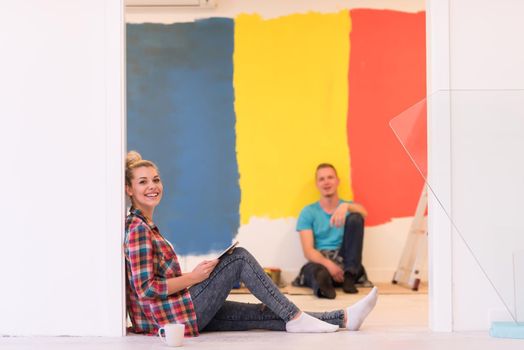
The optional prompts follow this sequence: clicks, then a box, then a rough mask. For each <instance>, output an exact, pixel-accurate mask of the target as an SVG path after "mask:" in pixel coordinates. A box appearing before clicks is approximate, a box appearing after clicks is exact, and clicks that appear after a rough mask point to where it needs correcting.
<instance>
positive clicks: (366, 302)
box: [346, 287, 378, 331]
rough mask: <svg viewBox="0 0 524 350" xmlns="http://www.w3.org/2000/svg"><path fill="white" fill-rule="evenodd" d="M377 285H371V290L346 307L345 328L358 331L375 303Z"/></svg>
mask: <svg viewBox="0 0 524 350" xmlns="http://www.w3.org/2000/svg"><path fill="white" fill-rule="evenodd" d="M377 298H378V295H377V287H373V289H372V290H371V292H369V294H368V295H366V296H365V297H364V298H363V299H361V300H359V301H358V302H357V303H355V304H353V305H352V306H350V307H348V308H347V309H346V314H347V322H346V328H347V329H349V330H350V331H358V329H359V328H360V326H361V325H362V322H364V320H365V319H366V317H367V316H368V315H369V313H370V312H371V310H373V308H374V307H375V305H376V304H377Z"/></svg>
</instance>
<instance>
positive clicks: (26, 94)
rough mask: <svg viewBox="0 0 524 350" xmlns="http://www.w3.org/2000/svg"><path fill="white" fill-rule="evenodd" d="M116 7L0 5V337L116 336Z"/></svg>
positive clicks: (120, 126)
mask: <svg viewBox="0 0 524 350" xmlns="http://www.w3.org/2000/svg"><path fill="white" fill-rule="evenodd" d="M122 6H123V4H122V3H121V2H120V1H102V0H89V1H85V0H84V1H74V2H64V1H46V2H42V1H38V0H28V1H22V2H18V1H11V2H4V3H2V11H0V45H1V46H2V55H1V58H0V75H1V76H2V78H1V79H0V95H1V96H2V103H1V104H0V118H1V120H2V127H1V128H0V147H1V149H2V150H3V152H2V157H3V160H2V171H1V172H0V181H1V182H2V183H3V184H4V187H3V190H2V192H3V194H2V201H0V211H1V212H2V214H3V216H4V222H3V225H2V227H3V228H2V233H1V236H2V244H1V248H0V266H1V268H0V269H1V274H2V284H1V288H0V300H2V302H1V303H0V315H1V316H0V335H54V336H59V335H105V336H119V335H121V334H122V331H123V322H122V320H123V301H122V295H123V284H122V260H121V242H122V230H123V222H122V217H123V215H124V210H123V205H122V203H123V199H124V197H123V190H122V186H123V172H122V167H123V166H122V164H123V158H122V153H123V150H122V145H123V144H124V143H123V130H124V120H123V94H122V92H123V85H122V81H123V74H122V73H123V66H122V63H123V49H122V48H123V26H122V23H123V8H122Z"/></svg>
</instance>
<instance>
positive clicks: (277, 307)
mask: <svg viewBox="0 0 524 350" xmlns="http://www.w3.org/2000/svg"><path fill="white" fill-rule="evenodd" d="M239 282H243V283H244V285H245V286H246V287H247V288H248V289H249V290H250V291H251V293H253V295H254V296H255V297H257V298H258V300H260V301H261V302H262V304H249V303H239V302H233V301H228V300H226V298H227V296H228V295H229V292H230V291H231V289H232V287H233V286H234V285H236V284H238V283H239ZM189 292H190V293H191V298H192V300H193V305H194V307H195V312H196V315H197V323H198V329H199V330H200V331H204V332H205V331H245V330H250V329H268V330H274V331H283V330H285V329H286V322H288V321H290V320H291V319H292V318H293V317H295V316H296V315H297V313H298V312H299V311H300V310H299V309H298V307H297V306H296V305H295V304H293V303H292V302H291V301H289V300H288V299H287V298H286V297H285V296H284V295H283V294H282V293H281V292H280V290H279V289H278V287H277V286H275V284H274V283H273V281H272V280H271V279H270V278H269V277H268V276H267V275H266V273H265V272H264V270H263V269H262V267H261V266H260V265H259V263H258V262H257V261H256V260H255V258H254V257H253V256H252V255H251V254H250V253H249V252H248V251H247V250H246V249H244V248H236V249H235V250H234V251H233V253H232V254H230V255H226V256H224V257H222V258H221V259H220V262H219V263H218V265H217V266H216V267H215V269H214V270H213V272H212V273H211V275H210V276H209V278H207V279H206V280H204V281H202V282H200V283H199V284H196V285H194V286H192V287H191V288H189ZM309 314H310V315H311V316H313V317H316V318H318V319H321V320H323V321H326V322H328V323H331V324H335V325H339V326H340V327H344V311H343V310H337V311H332V312H322V313H320V312H315V313H309Z"/></svg>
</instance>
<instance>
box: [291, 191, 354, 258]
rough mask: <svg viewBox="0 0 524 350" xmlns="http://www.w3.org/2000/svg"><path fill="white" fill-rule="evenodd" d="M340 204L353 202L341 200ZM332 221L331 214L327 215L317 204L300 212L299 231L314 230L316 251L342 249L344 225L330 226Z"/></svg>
mask: <svg viewBox="0 0 524 350" xmlns="http://www.w3.org/2000/svg"><path fill="white" fill-rule="evenodd" d="M340 203H351V202H348V201H344V200H342V199H340V200H339V204H340ZM348 214H349V213H348ZM348 214H346V216H347V215H348ZM330 219H331V214H328V213H326V212H325V211H324V209H322V207H321V206H320V203H319V202H315V203H313V204H310V205H308V206H307V207H305V208H304V209H302V211H301V212H300V216H299V217H298V221H297V231H302V230H312V231H313V237H314V238H315V249H317V250H331V249H340V246H341V245H342V238H343V237H344V225H342V226H341V227H335V226H330V225H329V220H330Z"/></svg>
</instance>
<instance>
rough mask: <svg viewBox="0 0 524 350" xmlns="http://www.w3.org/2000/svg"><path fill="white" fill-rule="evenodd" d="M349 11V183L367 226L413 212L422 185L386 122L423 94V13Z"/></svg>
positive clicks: (424, 59)
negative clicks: (364, 215)
mask: <svg viewBox="0 0 524 350" xmlns="http://www.w3.org/2000/svg"><path fill="white" fill-rule="evenodd" d="M350 16H351V21H352V32H351V34H350V45H351V46H350V47H351V52H350V61H349V64H350V66H349V104H348V142H349V149H350V152H351V154H350V157H351V174H352V185H353V191H354V194H355V201H357V202H359V203H362V204H363V205H364V206H365V207H366V208H367V209H368V212H369V216H368V219H367V225H378V224H382V223H385V222H387V221H389V220H391V218H393V217H405V216H412V215H413V213H414V212H415V208H416V205H417V201H418V198H419V195H420V192H421V189H422V185H423V178H422V176H421V175H420V173H419V172H418V171H417V170H416V168H415V166H414V165H413V163H412V162H411V161H410V159H409V157H408V155H407V154H406V152H405V151H404V150H403V149H402V147H401V145H400V143H399V142H398V141H397V139H396V137H395V135H394V134H393V132H392V130H391V129H390V127H389V121H390V120H391V119H392V118H394V117H395V116H397V115H398V114H399V113H401V112H402V111H404V110H406V109H407V108H409V107H410V106H412V105H413V104H415V103H416V102H418V101H420V100H422V99H423V98H425V96H426V49H425V36H426V35H425V13H424V12H421V13H415V14H411V13H403V12H396V11H386V10H352V11H350ZM424 137H425V135H424ZM424 144H425V143H424Z"/></svg>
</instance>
